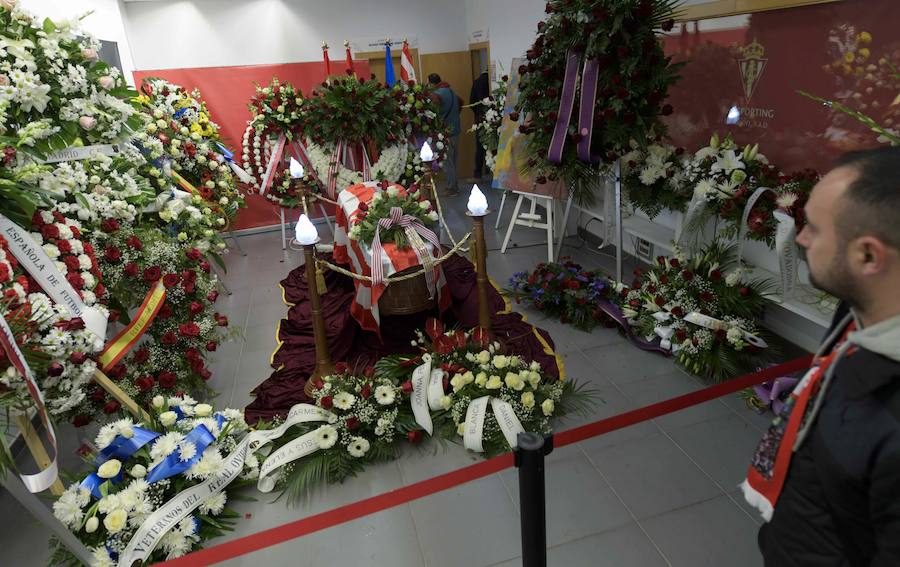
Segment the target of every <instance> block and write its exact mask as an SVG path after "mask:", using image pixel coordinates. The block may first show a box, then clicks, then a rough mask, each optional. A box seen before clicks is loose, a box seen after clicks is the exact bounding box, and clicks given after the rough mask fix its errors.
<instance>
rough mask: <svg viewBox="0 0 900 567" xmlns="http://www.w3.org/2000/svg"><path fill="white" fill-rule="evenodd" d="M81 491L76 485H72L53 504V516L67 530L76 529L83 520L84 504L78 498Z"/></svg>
mask: <svg viewBox="0 0 900 567" xmlns="http://www.w3.org/2000/svg"><path fill="white" fill-rule="evenodd" d="M81 490H83V489H80V488H79V487H78V485H72V486H70V487H69V488H68V489H67V490H66V491H65V492H64V493H63V494H62V496H60V497H59V499H58V500H57V501H56V502H54V503H53V515H54V516H56V519H57V520H59V521H60V522H62V523H63V524H64V525H65V526H66V527H68V528H72V529H74V528H77V527H78V526H80V525H81V521H82V520H83V519H84V511H83V510H82V508H83V507H84V504H81V503H80V502H81V498H79V492H80V491H81Z"/></svg>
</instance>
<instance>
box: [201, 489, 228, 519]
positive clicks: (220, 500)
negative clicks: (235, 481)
mask: <svg viewBox="0 0 900 567" xmlns="http://www.w3.org/2000/svg"><path fill="white" fill-rule="evenodd" d="M227 500H228V495H227V494H226V493H225V492H224V491H223V492H219V493H216V494H214V495H212V496H210V497H209V498H207V499H206V500H205V501H204V502H203V504H200V513H201V514H206V515H209V516H218V515H219V514H221V513H222V510H224V509H225V502H226V501H227Z"/></svg>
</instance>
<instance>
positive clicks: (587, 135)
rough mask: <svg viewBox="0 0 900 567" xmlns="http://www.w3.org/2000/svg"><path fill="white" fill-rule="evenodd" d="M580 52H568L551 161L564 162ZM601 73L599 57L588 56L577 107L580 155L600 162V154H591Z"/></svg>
mask: <svg viewBox="0 0 900 567" xmlns="http://www.w3.org/2000/svg"><path fill="white" fill-rule="evenodd" d="M580 60H581V55H580V54H579V53H576V52H574V51H572V50H571V49H570V50H569V51H567V52H566V70H565V73H564V75H563V87H562V93H561V94H560V97H559V111H558V112H557V116H556V124H555V125H554V127H553V137H552V138H551V139H550V148H549V149H548V151H547V159H548V160H550V161H551V162H552V163H555V164H560V163H562V156H563V148H564V147H565V145H566V138H567V137H568V135H569V120H570V119H571V118H572V110H573V108H574V107H575V87H576V85H577V83H578V65H579V62H580ZM599 76H600V62H599V61H598V60H597V59H596V58H591V59H585V60H584V67H583V69H582V72H581V101H580V106H579V110H578V134H579V136H580V137H579V140H578V159H580V160H581V161H583V162H586V163H597V162H599V161H600V157H599V156H595V155H592V154H591V138H592V137H593V133H594V105H595V104H596V102H597V80H598V78H599Z"/></svg>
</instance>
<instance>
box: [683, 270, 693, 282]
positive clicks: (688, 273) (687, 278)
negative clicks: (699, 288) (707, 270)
mask: <svg viewBox="0 0 900 567" xmlns="http://www.w3.org/2000/svg"><path fill="white" fill-rule="evenodd" d="M681 277H682V278H684V281H686V282H689V281H691V280H692V279H694V272H692V271H690V270H684V271H683V272H681Z"/></svg>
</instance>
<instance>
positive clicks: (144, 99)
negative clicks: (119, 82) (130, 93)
mask: <svg viewBox="0 0 900 567" xmlns="http://www.w3.org/2000/svg"><path fill="white" fill-rule="evenodd" d="M133 100H134V102H136V103H138V104H140V105H143V106H148V105H149V104H150V97H149V96H147V95H145V94H140V95H138V96H136V97H134V99H133Z"/></svg>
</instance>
